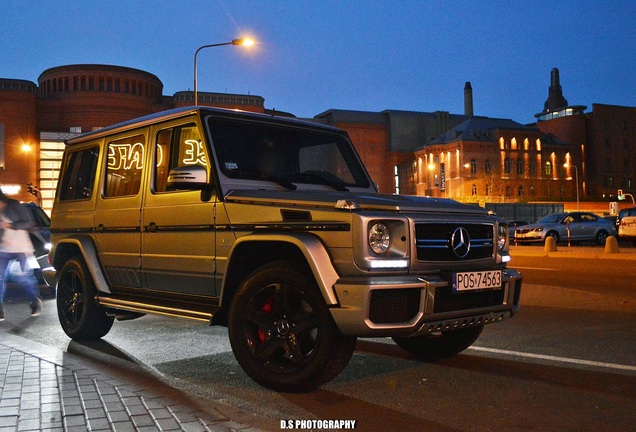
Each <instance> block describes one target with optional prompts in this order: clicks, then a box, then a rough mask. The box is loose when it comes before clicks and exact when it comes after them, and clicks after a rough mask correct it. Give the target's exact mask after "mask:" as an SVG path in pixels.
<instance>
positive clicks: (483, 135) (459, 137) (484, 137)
mask: <svg viewBox="0 0 636 432" xmlns="http://www.w3.org/2000/svg"><path fill="white" fill-rule="evenodd" d="M501 129H506V130H520V131H528V132H535V133H538V132H539V130H538V129H537V128H536V126H525V125H522V124H521V123H517V122H516V121H514V120H510V119H501V118H490V117H470V118H469V119H468V120H466V121H464V122H463V123H460V124H459V125H457V126H455V127H454V128H452V129H450V130H449V131H447V132H445V133H443V134H442V135H440V136H438V137H437V138H435V139H434V140H433V141H431V142H430V143H429V145H430V144H447V143H451V142H455V141H489V142H495V141H497V140H498V139H499V137H496V136H495V135H494V134H493V132H494V131H496V130H501Z"/></svg>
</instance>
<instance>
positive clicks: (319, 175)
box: [298, 171, 349, 192]
mask: <svg viewBox="0 0 636 432" xmlns="http://www.w3.org/2000/svg"><path fill="white" fill-rule="evenodd" d="M298 177H306V178H311V179H313V180H318V181H319V182H320V184H324V185H326V186H329V187H331V188H332V189H335V190H337V191H340V192H349V189H347V188H346V187H345V185H344V182H343V181H342V180H340V179H337V177H336V176H334V175H333V174H330V173H323V172H322V171H304V172H301V173H299V174H298ZM331 177H335V178H334V179H332V178H331ZM336 179H337V180H336Z"/></svg>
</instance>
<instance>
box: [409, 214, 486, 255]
mask: <svg viewBox="0 0 636 432" xmlns="http://www.w3.org/2000/svg"><path fill="white" fill-rule="evenodd" d="M458 228H464V229H465V230H466V231H467V232H468V235H469V237H470V249H469V251H468V254H466V256H464V257H460V256H458V254H456V253H455V252H454V250H453V247H452V245H451V238H452V237H453V232H455V230H457V229H458ZM493 237H494V226H493V225H492V224H459V223H417V224H415V242H416V247H417V259H418V260H420V261H467V260H478V259H484V258H490V257H492V255H493V253H494V240H493ZM460 255H462V254H460Z"/></svg>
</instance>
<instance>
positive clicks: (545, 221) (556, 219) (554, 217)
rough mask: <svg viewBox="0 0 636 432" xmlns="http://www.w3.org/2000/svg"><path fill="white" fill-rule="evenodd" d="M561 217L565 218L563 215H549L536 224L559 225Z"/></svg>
mask: <svg viewBox="0 0 636 432" xmlns="http://www.w3.org/2000/svg"><path fill="white" fill-rule="evenodd" d="M563 216H565V214H563V213H557V214H551V215H548V216H544V217H542V218H541V219H539V220H538V221H537V223H538V224H549V223H559V222H561V219H563Z"/></svg>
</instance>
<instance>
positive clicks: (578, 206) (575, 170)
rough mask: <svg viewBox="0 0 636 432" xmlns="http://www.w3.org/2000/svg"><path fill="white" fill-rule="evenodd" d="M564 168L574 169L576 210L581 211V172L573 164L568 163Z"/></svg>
mask: <svg viewBox="0 0 636 432" xmlns="http://www.w3.org/2000/svg"><path fill="white" fill-rule="evenodd" d="M563 167H565V168H569V167H572V168H574V177H575V179H576V210H577V211H578V210H581V204H580V201H579V170H578V169H577V168H576V165H572V164H569V163H567V162H566V163H564V164H563Z"/></svg>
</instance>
